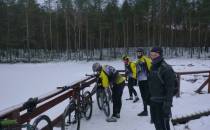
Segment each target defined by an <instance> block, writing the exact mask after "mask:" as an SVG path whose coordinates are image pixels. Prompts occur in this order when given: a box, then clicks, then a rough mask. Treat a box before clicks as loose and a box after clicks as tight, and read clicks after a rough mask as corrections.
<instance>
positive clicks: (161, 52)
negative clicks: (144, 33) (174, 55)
mask: <svg viewBox="0 0 210 130" xmlns="http://www.w3.org/2000/svg"><path fill="white" fill-rule="evenodd" d="M150 52H156V53H159V54H160V56H163V49H162V48H161V47H153V48H152V49H151V51H150Z"/></svg>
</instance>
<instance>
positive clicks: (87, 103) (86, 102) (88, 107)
mask: <svg viewBox="0 0 210 130" xmlns="http://www.w3.org/2000/svg"><path fill="white" fill-rule="evenodd" d="M82 101H83V102H82V104H83V113H84V116H85V119H86V120H89V119H90V118H91V116H92V109H93V105H92V97H91V94H90V92H89V91H86V92H85V93H84V94H83V100H82Z"/></svg>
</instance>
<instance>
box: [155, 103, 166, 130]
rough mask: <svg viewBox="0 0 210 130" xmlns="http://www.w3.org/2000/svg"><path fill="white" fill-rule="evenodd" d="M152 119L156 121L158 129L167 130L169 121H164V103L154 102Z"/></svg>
mask: <svg viewBox="0 0 210 130" xmlns="http://www.w3.org/2000/svg"><path fill="white" fill-rule="evenodd" d="M152 104H153V105H152V110H153V112H152V115H155V116H152V119H153V121H154V125H155V128H156V130H167V127H168V126H167V123H166V122H167V121H164V117H163V111H162V103H152Z"/></svg>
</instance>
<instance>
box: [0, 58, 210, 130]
mask: <svg viewBox="0 0 210 130" xmlns="http://www.w3.org/2000/svg"><path fill="white" fill-rule="evenodd" d="M167 62H168V63H169V64H171V65H173V68H174V69H175V70H176V71H193V70H210V60H199V59H184V58H176V59H167ZM100 63H101V64H109V65H112V66H114V67H115V68H117V69H123V63H122V61H120V60H117V61H102V62H100ZM92 64H93V62H85V61H79V62H75V61H69V62H59V63H53V62H52V63H43V64H0V72H1V73H0V83H1V84H0V85H1V86H0V88H1V91H0V101H1V104H0V111H1V110H3V109H5V108H8V107H10V106H12V105H16V104H19V103H21V102H24V101H26V100H27V99H28V98H29V97H36V96H40V95H43V94H46V93H47V92H51V91H53V90H55V89H56V87H58V86H64V85H69V84H71V83H72V82H75V81H77V80H79V79H81V78H84V77H85V74H90V73H92V71H91V65H92ZM202 75H203V74H197V75H195V74H193V75H185V76H182V77H181V79H182V80H181V97H180V98H174V103H173V105H174V106H173V108H172V113H173V118H174V117H180V116H183V115H190V114H192V113H194V112H199V111H205V110H209V109H210V104H209V100H208V99H209V98H210V95H209V94H207V93H206V92H207V87H205V88H204V90H203V91H204V93H205V94H202V95H200V94H196V93H195V92H194V91H195V90H196V89H197V88H198V87H199V86H200V85H201V84H202V83H203V82H204V81H205V80H206V79H207V77H205V76H202ZM205 75H208V74H205ZM135 89H136V90H137V92H138V95H139V96H140V93H139V88H138V87H135ZM127 97H128V89H127V87H125V89H124V94H123V106H122V112H121V118H120V119H119V120H118V122H116V123H107V122H106V121H105V115H104V114H103V112H101V111H100V110H99V109H98V108H97V105H96V101H94V104H93V105H94V107H93V115H92V118H91V120H89V121H85V120H83V119H82V122H81V130H84V129H85V130H98V129H99V128H100V130H107V129H109V130H155V129H154V126H153V125H152V124H150V123H149V122H150V117H138V116H137V113H139V112H140V111H142V109H143V108H142V101H141V100H140V101H139V102H137V103H132V102H131V101H126V100H124V99H125V98H127ZM93 100H95V97H93ZM66 103H67V101H65V102H64V103H62V104H61V105H58V106H56V107H54V108H52V109H50V110H49V111H48V112H46V113H45V114H48V115H50V118H51V119H53V118H54V117H55V116H56V115H58V114H60V113H62V112H63V110H64V108H65V106H66ZM209 120H210V117H209V116H208V117H202V118H200V119H197V120H194V121H190V122H188V123H187V124H184V125H177V126H175V127H174V128H175V129H176V130H187V128H189V130H198V129H199V130H208V129H210V124H209Z"/></svg>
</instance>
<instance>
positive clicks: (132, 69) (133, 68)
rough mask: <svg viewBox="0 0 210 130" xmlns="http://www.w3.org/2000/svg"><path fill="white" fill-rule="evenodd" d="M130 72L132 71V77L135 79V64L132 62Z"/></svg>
mask: <svg viewBox="0 0 210 130" xmlns="http://www.w3.org/2000/svg"><path fill="white" fill-rule="evenodd" d="M131 71H132V77H133V78H134V79H136V73H137V72H136V64H135V63H134V62H132V63H131Z"/></svg>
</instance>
